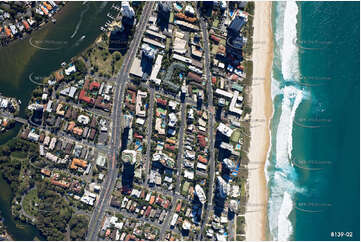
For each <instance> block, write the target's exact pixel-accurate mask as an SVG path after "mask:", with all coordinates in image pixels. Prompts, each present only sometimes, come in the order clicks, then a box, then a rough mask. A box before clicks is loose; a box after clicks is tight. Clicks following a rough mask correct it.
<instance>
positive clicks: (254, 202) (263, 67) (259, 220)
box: [245, 2, 273, 240]
mask: <svg viewBox="0 0 361 242" xmlns="http://www.w3.org/2000/svg"><path fill="white" fill-rule="evenodd" d="M271 11H272V3H271V2H255V15H254V36H253V79H254V81H253V83H254V85H253V86H252V89H251V96H252V112H251V119H252V121H251V127H253V128H251V143H250V149H249V154H248V157H249V161H250V163H249V166H248V167H249V175H248V188H249V189H248V195H249V198H248V203H247V209H246V215H245V218H246V240H266V212H267V210H266V209H267V194H268V193H267V188H266V179H265V174H264V165H265V162H266V159H267V152H268V149H269V145H270V131H269V123H270V119H271V117H272V99H271V68H272V58H273V56H272V53H273V43H272V29H271Z"/></svg>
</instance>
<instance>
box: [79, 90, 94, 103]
mask: <svg viewBox="0 0 361 242" xmlns="http://www.w3.org/2000/svg"><path fill="white" fill-rule="evenodd" d="M79 100H80V101H84V102H86V103H94V99H92V98H90V97H88V96H86V92H85V90H84V89H82V90H81V91H80V94H79Z"/></svg>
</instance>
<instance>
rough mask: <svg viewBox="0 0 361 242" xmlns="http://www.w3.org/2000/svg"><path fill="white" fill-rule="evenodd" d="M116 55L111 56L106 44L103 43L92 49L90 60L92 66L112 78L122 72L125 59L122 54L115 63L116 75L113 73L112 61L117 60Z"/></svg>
mask: <svg viewBox="0 0 361 242" xmlns="http://www.w3.org/2000/svg"><path fill="white" fill-rule="evenodd" d="M115 53H116V52H114V53H113V54H110V52H109V51H108V46H107V45H106V43H104V42H103V41H101V42H99V43H97V44H96V45H95V46H94V47H92V48H91V55H90V57H89V60H90V63H91V64H92V65H94V66H97V67H98V71H99V72H102V73H104V74H106V75H110V76H112V75H113V74H115V73H117V72H118V71H119V70H120V67H121V65H122V63H123V59H124V55H121V54H120V59H119V60H118V61H115V62H114V73H112V61H113V59H114V58H115V57H114V56H115Z"/></svg>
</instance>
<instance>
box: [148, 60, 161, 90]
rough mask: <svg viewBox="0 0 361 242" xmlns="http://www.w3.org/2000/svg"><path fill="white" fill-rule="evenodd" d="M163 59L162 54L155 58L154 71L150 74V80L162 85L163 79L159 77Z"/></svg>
mask: <svg viewBox="0 0 361 242" xmlns="http://www.w3.org/2000/svg"><path fill="white" fill-rule="evenodd" d="M162 59H163V56H162V55H158V56H157V59H156V60H155V64H154V67H153V70H152V73H151V74H150V80H151V81H153V82H154V83H156V84H157V85H160V83H161V81H162V80H161V79H159V78H157V76H158V73H159V70H160V68H161V65H162Z"/></svg>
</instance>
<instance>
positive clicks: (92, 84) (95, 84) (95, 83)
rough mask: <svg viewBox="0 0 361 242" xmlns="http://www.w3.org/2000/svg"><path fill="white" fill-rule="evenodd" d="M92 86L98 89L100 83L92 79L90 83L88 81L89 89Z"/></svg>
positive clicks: (91, 88)
mask: <svg viewBox="0 0 361 242" xmlns="http://www.w3.org/2000/svg"><path fill="white" fill-rule="evenodd" d="M93 88H97V89H99V88H100V83H99V82H96V81H93V82H92V83H90V87H89V89H90V91H91V90H93Z"/></svg>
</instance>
